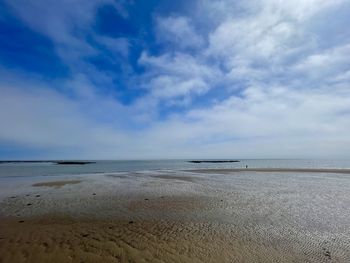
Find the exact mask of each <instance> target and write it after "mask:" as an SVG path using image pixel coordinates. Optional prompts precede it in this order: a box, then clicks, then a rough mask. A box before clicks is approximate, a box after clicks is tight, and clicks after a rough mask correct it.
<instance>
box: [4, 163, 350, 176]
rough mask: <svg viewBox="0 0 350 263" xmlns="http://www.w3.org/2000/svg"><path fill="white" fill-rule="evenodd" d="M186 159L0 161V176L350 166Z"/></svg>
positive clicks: (344, 164)
mask: <svg viewBox="0 0 350 263" xmlns="http://www.w3.org/2000/svg"><path fill="white" fill-rule="evenodd" d="M188 161H189V160H148V161H141V160H140V161H131V160H130V161H96V163H91V164H85V165H57V164H54V163H0V177H1V178H4V177H31V176H58V175H69V174H74V175H77V174H93V173H97V174H98V173H113V172H131V171H154V170H183V169H198V168H203V169H205V168H244V167H245V166H246V165H248V167H249V168H350V160H287V159H283V160H282V159H278V160H272V159H266V160H263V159H249V160H239V161H240V162H238V163H199V164H196V163H190V162H188Z"/></svg>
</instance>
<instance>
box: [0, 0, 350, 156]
mask: <svg viewBox="0 0 350 263" xmlns="http://www.w3.org/2000/svg"><path fill="white" fill-rule="evenodd" d="M349 13H350V2H349V1H348V0H294V1H280V0H249V1H245V0H238V1H228V0H212V1H205V0H203V1H196V0H193V1H156V0H150V1H146V0H145V1H118V0H89V1H83V0H62V1H54V0H45V1H44V0H3V1H0V125H1V127H0V159H69V158H73V159H74V158H75V159H95V158H97V159H153V158H350V151H349V149H350V136H349V130H350V27H348V26H347V25H349V24H350V16H349V15H348V14H349Z"/></svg>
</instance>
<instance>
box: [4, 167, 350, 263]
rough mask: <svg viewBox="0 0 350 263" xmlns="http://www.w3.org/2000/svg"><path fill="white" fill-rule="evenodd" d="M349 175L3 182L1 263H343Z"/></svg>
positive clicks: (112, 176)
mask: <svg viewBox="0 0 350 263" xmlns="http://www.w3.org/2000/svg"><path fill="white" fill-rule="evenodd" d="M348 173H349V170H347V169H307V168H300V169H293V168H288V169H282V168H279V169H267V168H265V169H257V168H255V169H253V168H252V169H250V168H248V169H243V168H242V169H190V170H154V171H132V172H113V173H103V174H84V175H82V174H77V175H69V176H68V175H65V176H47V177H43V176H40V177H31V178H29V179H24V178H20V179H11V180H10V179H8V178H5V179H4V178H2V179H1V202H0V218H1V219H0V262H348V261H349V260H350V249H349V246H350V210H349V207H350V194H349V191H348V189H349V188H350V178H349V175H348Z"/></svg>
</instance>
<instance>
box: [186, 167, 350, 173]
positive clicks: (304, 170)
mask: <svg viewBox="0 0 350 263" xmlns="http://www.w3.org/2000/svg"><path fill="white" fill-rule="evenodd" d="M183 171H186V172H193V173H220V174H226V173H237V172H263V173H275V172H281V173H340V174H350V168H337V169H335V168H227V169H225V168H224V169H223V168H209V169H208V168H203V169H188V170H183Z"/></svg>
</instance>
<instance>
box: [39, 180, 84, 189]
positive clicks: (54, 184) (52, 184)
mask: <svg viewBox="0 0 350 263" xmlns="http://www.w3.org/2000/svg"><path fill="white" fill-rule="evenodd" d="M80 182H81V180H72V181H54V182H42V183H36V184H33V186H39V187H40V186H47V187H55V188H60V187H62V186H65V185H67V184H79V183H80Z"/></svg>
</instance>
